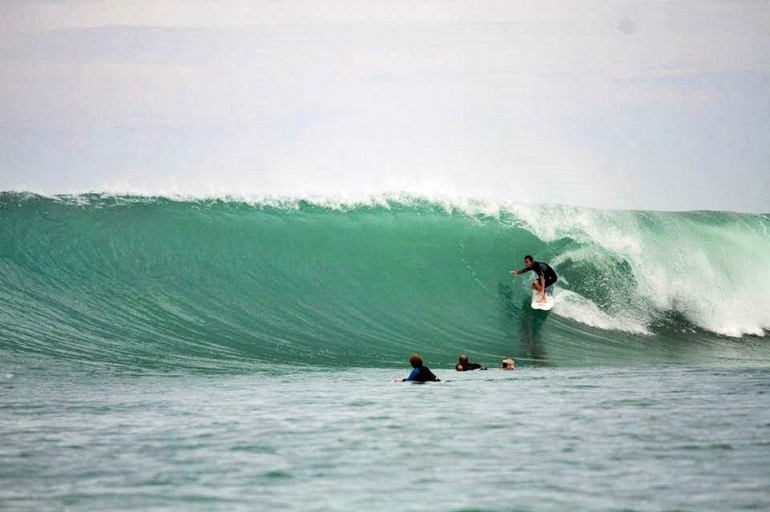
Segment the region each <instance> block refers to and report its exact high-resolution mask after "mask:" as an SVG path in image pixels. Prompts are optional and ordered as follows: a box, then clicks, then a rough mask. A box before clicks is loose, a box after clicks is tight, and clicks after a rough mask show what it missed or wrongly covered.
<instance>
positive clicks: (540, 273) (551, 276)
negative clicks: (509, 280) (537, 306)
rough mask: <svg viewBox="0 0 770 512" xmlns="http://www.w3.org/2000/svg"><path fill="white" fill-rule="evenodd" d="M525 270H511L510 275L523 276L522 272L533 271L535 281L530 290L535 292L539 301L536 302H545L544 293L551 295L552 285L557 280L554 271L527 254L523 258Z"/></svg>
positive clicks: (557, 277)
mask: <svg viewBox="0 0 770 512" xmlns="http://www.w3.org/2000/svg"><path fill="white" fill-rule="evenodd" d="M524 266H525V268H523V269H520V270H511V271H509V272H510V273H511V274H523V273H524V272H529V271H530V270H532V271H534V272H535V274H537V279H536V280H535V281H533V282H532V289H533V290H535V291H536V292H537V293H538V295H539V299H538V302H545V301H546V296H545V295H546V293H547V294H549V295H551V296H552V295H553V285H554V283H556V281H558V280H559V276H557V275H556V271H555V270H554V269H553V267H551V266H550V265H549V264H547V263H543V262H540V261H535V259H534V258H533V257H532V256H530V255H529V254H527V255H526V256H524Z"/></svg>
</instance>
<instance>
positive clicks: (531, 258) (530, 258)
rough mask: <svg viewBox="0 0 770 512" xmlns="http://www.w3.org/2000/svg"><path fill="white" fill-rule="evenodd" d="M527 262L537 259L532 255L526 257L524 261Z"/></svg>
mask: <svg viewBox="0 0 770 512" xmlns="http://www.w3.org/2000/svg"><path fill="white" fill-rule="evenodd" d="M527 260H532V261H535V258H533V257H532V256H531V255H529V254H527V255H526V256H524V261H527Z"/></svg>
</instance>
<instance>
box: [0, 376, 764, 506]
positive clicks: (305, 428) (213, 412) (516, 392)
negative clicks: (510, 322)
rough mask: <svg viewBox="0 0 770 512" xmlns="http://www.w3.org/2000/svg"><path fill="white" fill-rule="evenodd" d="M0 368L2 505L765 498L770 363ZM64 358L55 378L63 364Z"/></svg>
mask: <svg viewBox="0 0 770 512" xmlns="http://www.w3.org/2000/svg"><path fill="white" fill-rule="evenodd" d="M436 373H437V374H438V375H439V377H441V378H442V379H444V382H441V383H432V384H425V385H414V384H398V383H393V382H391V380H392V379H393V378H396V377H401V376H403V375H405V374H406V368H404V369H399V370H396V369H391V370H384V369H380V370H377V369H357V370H350V371H343V370H335V371H318V370H314V371H297V369H296V368H289V367H282V368H275V369H274V370H273V371H272V372H270V373H252V374H246V375H240V376H221V375H219V376H217V375H214V376H202V375H180V374H169V373H160V374H144V375H137V374H131V373H125V372H104V371H98V372H94V371H93V369H91V370H90V371H89V369H88V368H87V367H81V366H79V365H75V366H67V365H64V366H61V367H59V368H58V370H56V371H55V372H51V370H50V369H48V370H46V373H45V375H40V374H38V373H37V372H35V371H32V372H29V371H20V373H18V374H13V375H12V376H11V375H8V374H6V375H4V376H3V380H2V381H1V383H0V396H2V406H0V407H1V410H0V417H2V418H3V420H2V432H3V443H2V446H1V447H0V460H1V461H2V464H0V481H2V483H3V485H2V486H0V505H2V508H3V509H5V510H65V509H66V510H360V509H362V508H366V509H367V510H383V511H385V510H456V511H460V510H522V511H526V510H586V511H589V510H590V511H596V510H639V511H646V510H649V511H654V510H692V511H706V510H719V511H723V510H741V509H744V510H764V509H767V508H768V507H770V492H769V491H770V486H768V479H767V475H768V474H770V442H769V441H768V436H767V432H768V429H769V428H770V412H768V408H767V397H768V392H770V380H769V379H768V377H770V374H768V370H767V369H761V370H752V369H729V370H714V369H695V368H686V367H647V368H635V369H620V368H571V369H553V368H540V369H538V368H526V369H523V370H518V371H516V372H506V371H502V370H497V369H494V370H492V369H490V370H488V371H486V372H472V373H465V374H463V373H457V372H454V371H451V370H443V371H442V370H437V371H436ZM54 374H55V378H54Z"/></svg>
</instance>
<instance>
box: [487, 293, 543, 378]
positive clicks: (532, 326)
mask: <svg viewBox="0 0 770 512" xmlns="http://www.w3.org/2000/svg"><path fill="white" fill-rule="evenodd" d="M497 289H498V294H499V295H500V297H501V298H502V299H503V301H502V303H503V309H504V312H505V317H506V324H507V327H508V328H509V330H510V331H511V336H512V337H513V338H514V339H515V340H516V342H517V343H518V344H519V345H520V346H519V347H517V351H518V352H519V353H521V352H523V353H524V354H526V357H519V360H522V359H528V360H529V361H532V362H534V363H535V364H536V365H537V366H547V365H548V364H549V362H548V355H547V354H546V351H545V348H544V347H543V344H542V342H541V341H540V336H539V333H540V328H541V327H542V326H543V324H544V323H545V321H546V319H547V318H548V315H550V314H551V312H550V311H543V310H535V309H532V307H531V306H530V302H531V298H530V297H524V298H523V299H522V300H521V301H517V300H516V299H515V298H514V293H513V289H512V288H511V286H510V285H506V284H503V283H499V284H498V287H497ZM515 326H518V329H516V328H515Z"/></svg>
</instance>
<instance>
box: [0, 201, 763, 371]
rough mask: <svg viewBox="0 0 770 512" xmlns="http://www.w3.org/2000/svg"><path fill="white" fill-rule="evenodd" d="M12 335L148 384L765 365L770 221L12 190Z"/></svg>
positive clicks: (35, 352)
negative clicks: (288, 376) (541, 281)
mask: <svg viewBox="0 0 770 512" xmlns="http://www.w3.org/2000/svg"><path fill="white" fill-rule="evenodd" d="M525 254H533V255H534V256H535V257H536V258H537V259H539V260H542V261H547V262H550V263H551V264H552V265H553V266H554V267H555V268H556V270H557V272H558V273H559V275H560V283H559V285H558V286H557V289H556V293H555V299H556V306H555V307H554V309H553V310H552V311H551V312H550V313H544V312H535V311H532V310H531V308H529V306H528V302H529V297H530V294H529V290H528V286H529V282H530V281H531V276H528V275H527V274H525V275H524V276H511V275H509V273H508V270H509V269H512V268H520V267H521V266H522V261H521V260H522V257H523V256H524V255H525ZM0 325H1V326H2V327H1V328H0V350H2V351H3V352H4V353H5V354H6V355H9V356H13V357H15V358H17V359H21V360H25V359H30V358H35V357H42V358H47V359H52V360H54V361H56V360H68V361H81V362H92V363H94V364H114V365H121V366H128V367H136V368H195V369H208V370H212V371H235V370H239V369H242V368H244V367H250V368H251V367H259V368H261V367H269V366H271V365H276V364H279V365H284V364H287V365H302V366H306V367H333V368H339V367H346V366H357V367H395V366H402V367H403V366H404V365H405V361H406V359H408V356H409V355H410V354H411V353H413V352H419V353H421V354H422V355H423V357H424V358H425V359H426V361H429V362H430V364H431V365H432V366H435V367H451V365H452V363H453V362H454V360H455V359H456V357H457V354H458V353H460V352H465V353H469V354H471V355H472V359H475V360H480V361H482V362H485V363H486V364H488V365H490V366H492V365H496V364H497V362H498V361H499V360H500V359H502V358H504V357H515V358H516V359H517V360H518V361H519V364H520V365H527V364H548V365H559V366H573V365H629V364H752V365H766V364H768V362H770V352H768V349H767V343H766V342H765V339H764V335H765V333H766V332H767V331H768V330H770V216H768V215H751V214H735V213H726V212H687V213H663V212H639V211H601V210H591V209H585V208H578V207H567V206H553V205H504V204H490V203H485V202H481V201H479V202H472V201H466V202H454V203H452V202H446V203H443V202H437V201H428V200H426V199H421V198H416V197H398V198H392V197H391V198H382V197H381V198H373V199H372V200H371V201H369V202H366V203H347V204H346V203H335V202H333V201H332V200H330V199H327V200H318V199H316V200H312V201H311V200H296V199H295V200H268V199H263V200H260V201H254V202H247V201H243V200H235V199H223V198H218V199H173V198H164V197H135V196H108V195H100V194H90V195H80V196H60V197H41V196H36V195H32V194H22V193H12V192H6V193H1V194H0Z"/></svg>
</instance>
